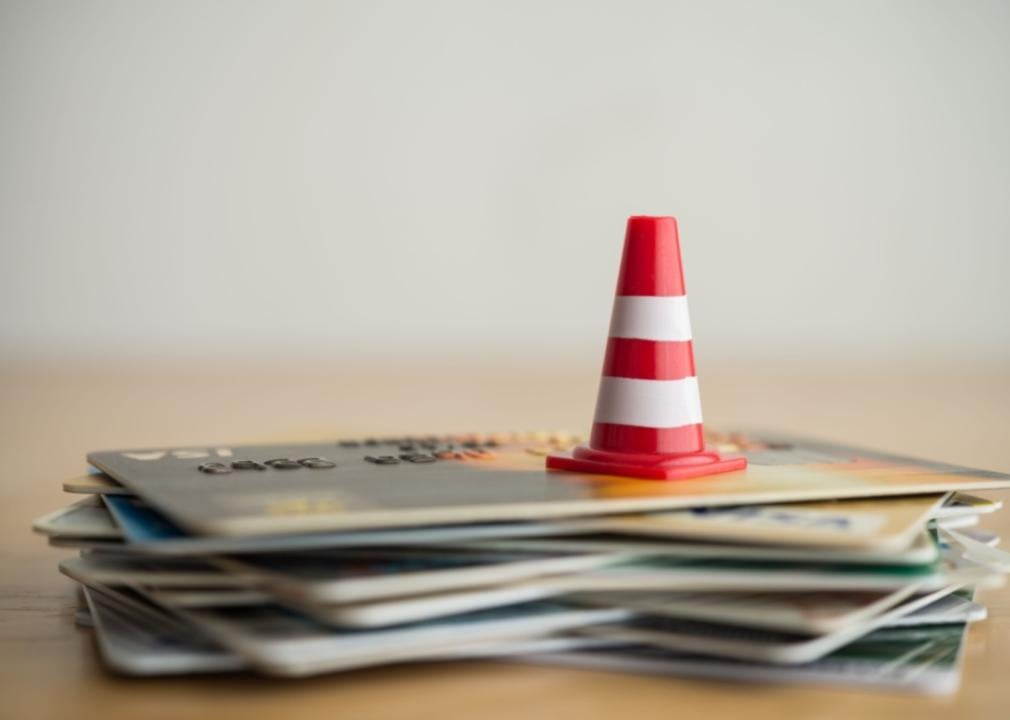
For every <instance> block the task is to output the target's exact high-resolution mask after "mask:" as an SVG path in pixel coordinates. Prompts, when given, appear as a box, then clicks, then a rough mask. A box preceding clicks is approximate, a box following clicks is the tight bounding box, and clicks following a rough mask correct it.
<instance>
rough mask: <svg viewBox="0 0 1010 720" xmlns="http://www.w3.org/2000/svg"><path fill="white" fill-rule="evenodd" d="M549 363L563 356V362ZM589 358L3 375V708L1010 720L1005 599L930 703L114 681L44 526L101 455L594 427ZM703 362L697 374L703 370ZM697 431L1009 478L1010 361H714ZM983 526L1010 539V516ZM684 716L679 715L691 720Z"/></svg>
mask: <svg viewBox="0 0 1010 720" xmlns="http://www.w3.org/2000/svg"><path fill="white" fill-rule="evenodd" d="M552 362H553V361H552ZM596 362H597V359H596V358H591V359H590V360H586V359H579V360H578V361H576V362H573V363H569V364H568V365H567V367H566V364H564V363H561V362H560V361H559V362H557V366H556V368H555V369H553V370H550V369H548V370H545V369H544V368H543V367H542V366H540V367H532V366H530V367H526V366H520V365H517V364H516V363H515V362H513V359H512V358H507V359H505V360H503V361H499V363H498V364H495V363H487V362H478V361H476V360H473V361H467V360H465V359H459V358H457V359H455V360H452V361H446V360H432V361H430V362H426V361H423V360H417V359H412V360H411V361H410V363H409V364H410V366H411V367H410V369H409V370H408V371H406V372H405V371H404V369H403V367H402V365H403V364H408V363H399V364H394V363H393V362H392V360H387V361H378V362H374V363H356V364H351V363H339V362H338V361H332V362H323V361H321V360H317V361H312V362H308V361H305V362H300V363H294V362H287V363H267V362H265V361H264V362H263V363H261V364H260V365H258V366H251V365H250V364H248V363H246V364H237V363H228V362H224V361H219V362H216V363H210V362H206V361H197V360H192V359H190V360H177V361H174V362H169V361H160V362H153V361H141V360H134V361H129V362H128V361H125V360H124V361H120V362H119V363H118V364H112V363H99V362H96V361H92V362H82V363H75V364H70V363H65V364H54V363H45V362H19V363H14V362H8V363H6V364H4V365H0V458H2V461H3V464H4V472H3V477H2V480H0V490H2V498H3V503H2V504H0V518H2V522H0V541H2V544H0V668H2V669H0V690H2V692H0V717H3V718H8V717H9V718H35V717H51V718H99V717H101V718H107V719H109V720H113V719H119V718H124V719H126V718H129V719H130V720H136V719H138V718H148V717H153V718H159V717H166V718H169V717H171V718H186V720H194V719H195V718H202V717H214V718H216V719H221V718H229V717H240V718H243V720H255V719H256V718H275V717H276V718H284V720H296V719H297V718H320V717H340V718H348V719H353V720H367V719H369V718H433V719H434V718H440V719H441V718H467V719H468V720H469V719H472V718H540V717H543V718H551V719H552V720H556V719H562V718H569V717H570V718H580V719H585V718H610V717H614V716H615V715H619V716H620V717H625V718H631V717H635V718H638V717H647V718H648V717H672V716H679V717H705V718H706V720H717V719H718V718H724V717H738V716H739V715H740V714H741V713H745V714H746V717H747V718H748V720H759V719H760V718H775V720H781V719H782V718H791V717H812V718H846V719H850V718H860V719H862V720H866V719H869V718H878V717H879V718H884V717H887V718H892V717H902V716H903V717H907V718H909V719H910V720H911V719H912V718H914V719H915V720H923V719H925V718H933V717H957V718H976V717H994V718H995V717H1004V718H1005V717H1008V716H1010V590H1007V589H1004V590H998V591H990V592H987V593H985V594H984V595H983V596H982V598H981V599H982V601H983V602H984V603H985V604H986V605H988V607H989V610H990V617H989V619H988V620H986V621H985V622H983V623H981V624H978V625H975V626H974V627H972V629H971V632H970V638H969V643H968V648H967V656H966V663H965V670H964V673H965V675H964V682H963V685H962V689H961V691H960V692H959V693H958V694H957V695H955V696H952V697H950V698H932V699H931V698H923V697H915V696H907V695H900V694H889V693H880V692H868V691H857V690H845V689H820V688H795V687H780V686H764V685H742V684H731V683H722V682H718V683H717V682H699V681H687V680H679V679H675V678H665V677H664V678H660V677H648V676H634V675H623V674H618V673H607V672H597V671H586V670H574V669H556V668H545V667H537V666H534V665H520V664H510V663H501V662H466V663H453V664H431V665H415V666H403V667H395V668H385V669H377V670H368V671H361V672H354V673H349V674H344V675H331V676H327V677H320V678H313V679H308V680H299V681H280V680H271V679H266V678H261V677H258V676H252V675H242V676H220V677H204V678H190V679H185V678H183V679H146V680H137V679H129V678H121V677H116V676H114V675H111V674H109V673H107V672H106V671H105V670H103V669H102V667H101V665H100V663H99V661H98V658H97V656H96V653H95V648H94V647H93V643H92V639H91V634H90V632H88V631H85V630H81V629H78V628H77V627H75V626H74V623H73V618H72V615H73V608H74V606H75V599H74V592H73V585H72V583H71V582H70V581H69V580H67V579H65V578H64V577H63V576H61V575H60V574H59V573H58V572H57V570H56V563H57V561H58V560H59V559H60V558H61V557H64V556H66V555H67V554H68V553H67V551H62V552H61V551H57V550H54V549H51V548H49V547H47V545H46V543H45V540H44V538H43V537H41V536H39V535H35V534H33V533H32V532H31V530H30V524H31V521H32V519H33V518H35V517H36V516H38V515H41V514H43V513H45V512H48V511H51V510H54V509H56V508H58V507H60V506H61V505H63V504H64V503H65V502H66V501H67V499H68V498H67V496H65V495H63V494H62V493H61V491H60V483H61V481H62V480H63V479H65V478H67V477H70V476H73V475H75V474H78V473H80V472H82V471H83V469H84V454H85V452H86V451H88V450H91V449H99V448H108V447H124V446H134V447H138V446H159V445H186V444H190V443H198V444H206V443H233V442H241V441H255V440H265V439H272V438H285V439H290V438H306V439H313V438H318V437H333V436H340V435H343V436H347V435H361V434H371V433H383V434H394V433H400V432H410V431H414V432H424V431H466V430H509V429H562V428H564V429H575V430H580V429H585V428H586V427H587V426H588V423H589V420H590V415H591V412H592V405H593V400H594V397H593V396H594V392H595V383H596V377H595V370H596V367H595V366H596ZM702 368H703V370H704V369H705V368H706V366H705V365H704V364H702ZM702 393H703V398H704V401H705V411H706V419H707V421H708V422H709V424H711V425H714V426H719V427H730V426H747V427H770V428H776V429H783V430H789V431H794V432H802V433H806V434H809V435H818V436H823V437H830V438H833V439H838V440H841V441H846V442H851V443H857V444H862V445H866V446H871V447H876V448H879V449H884V450H891V451H896V452H904V453H910V454H915V455H919V456H924V457H929V458H933V459H938V460H947V461H951V462H957V463H962V464H966V465H972V466H976V467H983V468H987V469H991V470H1000V471H1005V472H1010V368H1005V367H1002V368H1001V367H989V368H985V367H976V368H966V367H963V366H961V367H942V366H939V365H936V366H931V367H927V366H925V365H923V366H914V367H912V368H909V367H904V366H900V365H897V364H895V365H892V366H888V365H886V364H885V365H880V364H877V365H874V364H871V363H866V364H865V365H864V366H859V367H853V366H851V365H842V364H839V365H837V366H834V367H831V366H827V365H824V364H821V365H809V364H808V365H800V364H795V365H792V366H790V365H785V366H783V365H781V364H778V365H768V366H767V367H756V366H754V364H753V363H745V362H742V361H741V363H740V365H739V366H737V367H730V366H725V367H713V368H708V369H707V371H706V372H703V373H702ZM985 526H986V527H989V528H992V529H995V530H1002V531H1003V532H1004V534H1005V535H1008V536H1010V509H1008V511H1007V512H1005V513H1001V514H997V516H995V517H993V518H991V519H988V520H987V521H986V522H985ZM684 713H686V715H685V714H684Z"/></svg>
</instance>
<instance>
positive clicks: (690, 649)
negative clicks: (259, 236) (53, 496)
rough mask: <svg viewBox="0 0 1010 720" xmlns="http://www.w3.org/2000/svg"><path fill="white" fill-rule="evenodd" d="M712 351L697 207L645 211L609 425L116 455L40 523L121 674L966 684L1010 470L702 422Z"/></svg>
mask: <svg viewBox="0 0 1010 720" xmlns="http://www.w3.org/2000/svg"><path fill="white" fill-rule="evenodd" d="M692 342H693V337H692V333H691V327H690V322H689V319H688V312H687V301H686V294H685V289H684V282H683V269H682V267H681V258H680V246H679V237H678V232H677V224H676V221H675V220H674V219H673V218H651V217H633V218H631V219H630V220H629V222H628V226H627V234H626V237H625V246H624V256H623V260H622V265H621V269H620V271H619V280H618V288H617V296H616V298H615V303H614V310H613V316H612V321H611V327H610V333H609V338H608V340H607V347H606V352H605V361H604V368H603V373H602V378H601V383H600V388H599V395H598V402H597V406H596V412H595V417H594V419H593V424H592V428H591V431H590V433H589V436H588V438H586V439H583V438H580V437H577V436H575V435H572V434H570V433H559V432H555V433H542V432H519V433H515V432H507V433H485V434H471V435H462V436H461V435H446V434H441V433H421V434H412V435H405V436H396V437H385V438H357V439H354V438H327V439H324V440H315V441H307V442H304V443H273V444H250V445H238V446H220V445H209V446H195V447H185V448H181V447H174V448H172V447H169V448H157V447H154V448H135V449H121V450H108V451H98V452H93V453H90V454H89V455H88V457H87V462H88V464H89V466H90V469H89V472H88V474H86V475H83V476H81V477H79V478H73V479H70V480H67V481H65V482H64V489H65V490H66V491H67V492H68V493H71V494H73V495H75V496H76V498H78V499H77V500H76V501H75V502H72V503H71V504H69V505H68V506H67V507H65V508H62V509H60V510H57V511H55V512H53V513H51V514H49V515H47V516H45V517H42V518H39V519H37V520H36V521H35V524H34V528H35V529H36V530H37V531H38V532H40V533H43V534H45V535H46V536H48V540H49V542H50V544H52V545H54V546H58V547H62V548H66V549H68V557H66V558H65V559H64V560H63V561H62V562H61V563H60V570H61V572H63V573H64V574H65V575H67V576H68V577H70V578H71V579H73V580H74V581H75V582H76V583H77V584H78V585H79V587H80V588H81V602H82V606H81V608H80V610H79V612H78V615H77V619H78V622H79V623H80V624H82V625H89V626H92V627H93V628H94V634H95V638H96V641H97V646H98V651H99V655H100V657H101V659H102V660H103V662H104V663H105V665H106V666H107V667H108V668H109V669H110V670H111V671H113V672H117V673H123V674H129V675H176V674H186V673H231V672H258V673H263V674H265V675H271V676H277V677H294V676H306V675H316V674H322V673H347V672H352V671H354V670H356V669H358V668H364V667H374V666H378V665H387V664H400V663H416V662H448V661H452V660H458V659H464V658H465V659H468V660H472V659H477V658H480V659H487V660H489V661H490V660H493V659H496V658H497V659H506V660H508V661H510V662H527V663H539V664H542V665H550V664H561V665H568V666H585V667H593V668H608V669H612V670H614V671H620V672H643V673H651V674H659V675H664V674H666V675H677V676H684V677H705V678H715V679H724V680H733V681H747V682H767V683H804V684H810V683H815V684H827V685H854V686H861V687H874V688H888V689H893V690H901V691H911V692H930V693H943V692H952V691H953V690H955V689H956V687H957V685H958V680H959V676H960V661H961V655H962V647H963V642H964V638H965V635H966V633H967V631H968V627H969V625H970V624H971V623H973V622H977V621H981V620H983V619H984V618H985V614H986V611H985V608H984V606H983V605H982V604H980V603H979V602H978V601H977V600H976V598H975V591H976V590H977V589H980V588H981V589H984V588H988V587H993V586H997V585H999V584H1001V583H1002V582H1003V578H1004V575H1005V574H1006V573H1007V572H1010V555H1008V554H1007V553H1005V552H1004V551H1002V550H1000V549H998V548H997V547H995V546H996V544H997V543H998V540H999V538H997V537H995V536H994V535H993V534H991V533H989V532H987V531H985V530H983V529H981V528H980V520H981V519H984V517H985V516H986V515H987V514H989V513H992V512H995V511H997V510H998V509H999V508H1000V507H1001V503H1000V502H999V501H997V500H993V499H991V498H988V497H979V496H976V495H974V494H971V493H973V492H975V491H991V490H998V489H1005V488H1007V487H1010V476H1006V475H1000V474H997V473H991V472H986V471H981V470H971V469H968V468H963V467H958V466H953V465H947V464H944V463H936V462H930V461H924V460H918V459H914V458H906V457H900V456H895V455H891V454H888V453H882V452H876V451H871V450H864V449H858V448H851V447H846V446H843V445H838V444H834V443H829V442H823V441H816V440H809V439H802V438H795V437H790V436H782V435H778V434H775V433H760V432H756V433H743V432H715V431H712V430H711V429H709V428H704V427H703V424H702V416H701V402H700V396H699V392H698V384H697V373H696V368H695V363H694V357H693V346H692ZM74 551H76V552H74ZM545 672H546V670H545ZM350 678H351V679H352V681H353V675H351V676H350Z"/></svg>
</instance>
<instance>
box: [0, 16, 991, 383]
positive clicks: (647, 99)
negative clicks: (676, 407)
mask: <svg viewBox="0 0 1010 720" xmlns="http://www.w3.org/2000/svg"><path fill="white" fill-rule="evenodd" d="M634 213H652V214H675V215H677V216H678V217H679V218H680V222H681V231H682V243H683V246H684V255H685V261H686V271H687V278H688V286H689V289H690V293H691V302H692V313H693V320H694V325H695V331H696V336H697V339H698V342H699V343H700V344H701V345H702V346H703V347H704V348H705V352H706V353H708V354H710V355H711V354H715V353H718V354H719V355H720V356H721V357H733V358H740V359H741V360H746V359H747V358H749V357H759V356H770V357H774V356H779V355H783V354H790V355H800V356H802V355H807V354H810V355H819V356H828V357H830V356H836V357H847V356H852V357H855V356H859V355H866V354H868V355H870V356H889V357H898V358H904V357H908V358H914V359H922V358H929V357H934V356H943V357H951V356H953V357H972V358H975V359H979V360H986V361H996V362H1000V363H1010V318H1008V310H1010V289H1008V274H1010V273H1008V270H1010V3H1007V2H1000V1H998V0H997V1H994V2H980V1H967V0H949V1H947V2H935V1H925V0H907V1H887V2H884V1H881V0H869V1H857V0H846V1H838V2H809V1H803V0H800V1H797V2H762V3H756V2H743V1H741V2H670V1H662V2H643V1H631V0H613V1H611V2H546V1H541V2H515V1H511V0H510V1H508V2H506V1H502V2H464V1H461V2H406V1H404V2H374V1H371V0H368V1H366V0H362V1H360V2H220V1H218V2H132V1H125V0H124V1H119V2H112V1H96V0H86V1H76V2H75V1H72V0H68V1H66V2H46V1H26V2H9V1H5V0H0V353H2V354H10V355H24V354H40V353H50V354H53V355H58V356H60V357H73V356H74V355H75V354H94V353H131V354H132V353H138V354H164V353H175V352H180V353H201V354H227V353H230V352H233V351H235V350H236V349H242V348H249V349H251V350H253V351H255V352H256V353H277V352H293V351H305V352H325V353H331V352H344V353H362V354H365V355H368V354H377V353H386V352H402V353H427V354H433V353H448V352H475V351H476V352H507V353H512V354H514V355H516V356H519V355H526V354H540V355H551V356H553V355H559V354H562V353H567V352H572V351H579V352H581V351H582V350H583V349H585V350H586V351H587V352H592V353H593V354H594V356H595V355H598V354H599V352H600V348H601V347H602V342H603V335H604V333H605V328H606V325H607V315H608V313H609V306H610V302H611V293H612V290H613V284H614V278H615V273H616V264H617V260H618V257H619V254H620V243H621V239H622V234H623V223H624V219H625V217H626V216H627V215H629V214H634Z"/></svg>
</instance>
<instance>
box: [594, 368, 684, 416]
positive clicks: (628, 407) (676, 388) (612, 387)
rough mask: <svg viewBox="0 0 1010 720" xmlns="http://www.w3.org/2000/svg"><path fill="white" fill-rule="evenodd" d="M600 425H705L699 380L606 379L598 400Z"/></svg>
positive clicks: (603, 379) (597, 407)
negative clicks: (702, 422) (702, 415)
mask: <svg viewBox="0 0 1010 720" xmlns="http://www.w3.org/2000/svg"><path fill="white" fill-rule="evenodd" d="M595 422H598V423H613V424H615V425H637V426H639V427H650V428H675V427H682V426H684V425H696V424H698V423H700V422H701V396H700V395H699V394H698V378H696V377H688V378H682V379H680V380H636V379H632V378H617V377H603V378H601V379H600V394H599V396H598V397H597V400H596V418H595Z"/></svg>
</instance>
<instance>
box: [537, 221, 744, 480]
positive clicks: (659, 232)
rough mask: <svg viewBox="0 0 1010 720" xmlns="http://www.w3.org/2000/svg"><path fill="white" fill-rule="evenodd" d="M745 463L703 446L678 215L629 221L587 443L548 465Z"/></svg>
mask: <svg viewBox="0 0 1010 720" xmlns="http://www.w3.org/2000/svg"><path fill="white" fill-rule="evenodd" d="M746 466H747V460H746V458H742V457H722V456H720V455H719V453H717V452H715V451H713V450H708V449H706V448H705V441H704V437H703V434H702V423H701V398H700V396H699V394H698V378H697V377H696V375H695V367H694V350H693V348H692V346H691V321H690V319H689V317H688V313H687V296H686V295H685V293H684V271H683V268H682V267H681V262H680V241H679V239H678V236H677V220H676V219H675V218H672V217H642V216H637V217H632V218H629V219H628V230H627V234H626V235H625V238H624V255H623V257H622V258H621V269H620V273H619V275H618V278H617V296H616V297H615V298H614V311H613V314H612V315H611V319H610V337H609V339H608V340H607V351H606V355H605V358H604V361H603V376H602V378H601V379H600V391H599V395H598V397H597V400H596V416H595V418H594V419H593V430H592V433H591V435H590V439H589V444H588V445H580V446H578V447H577V448H575V449H574V450H572V451H571V452H568V453H563V454H554V455H550V456H548V458H547V467H548V468H551V469H554V470H573V471H576V472H588V473H603V474H606V475H622V476H630V477H637V478H647V479H651V480H678V479H684V478H691V477H698V476H701V475H712V474H715V473H724V472H731V471H733V470H743V469H744V468H745V467H746Z"/></svg>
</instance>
